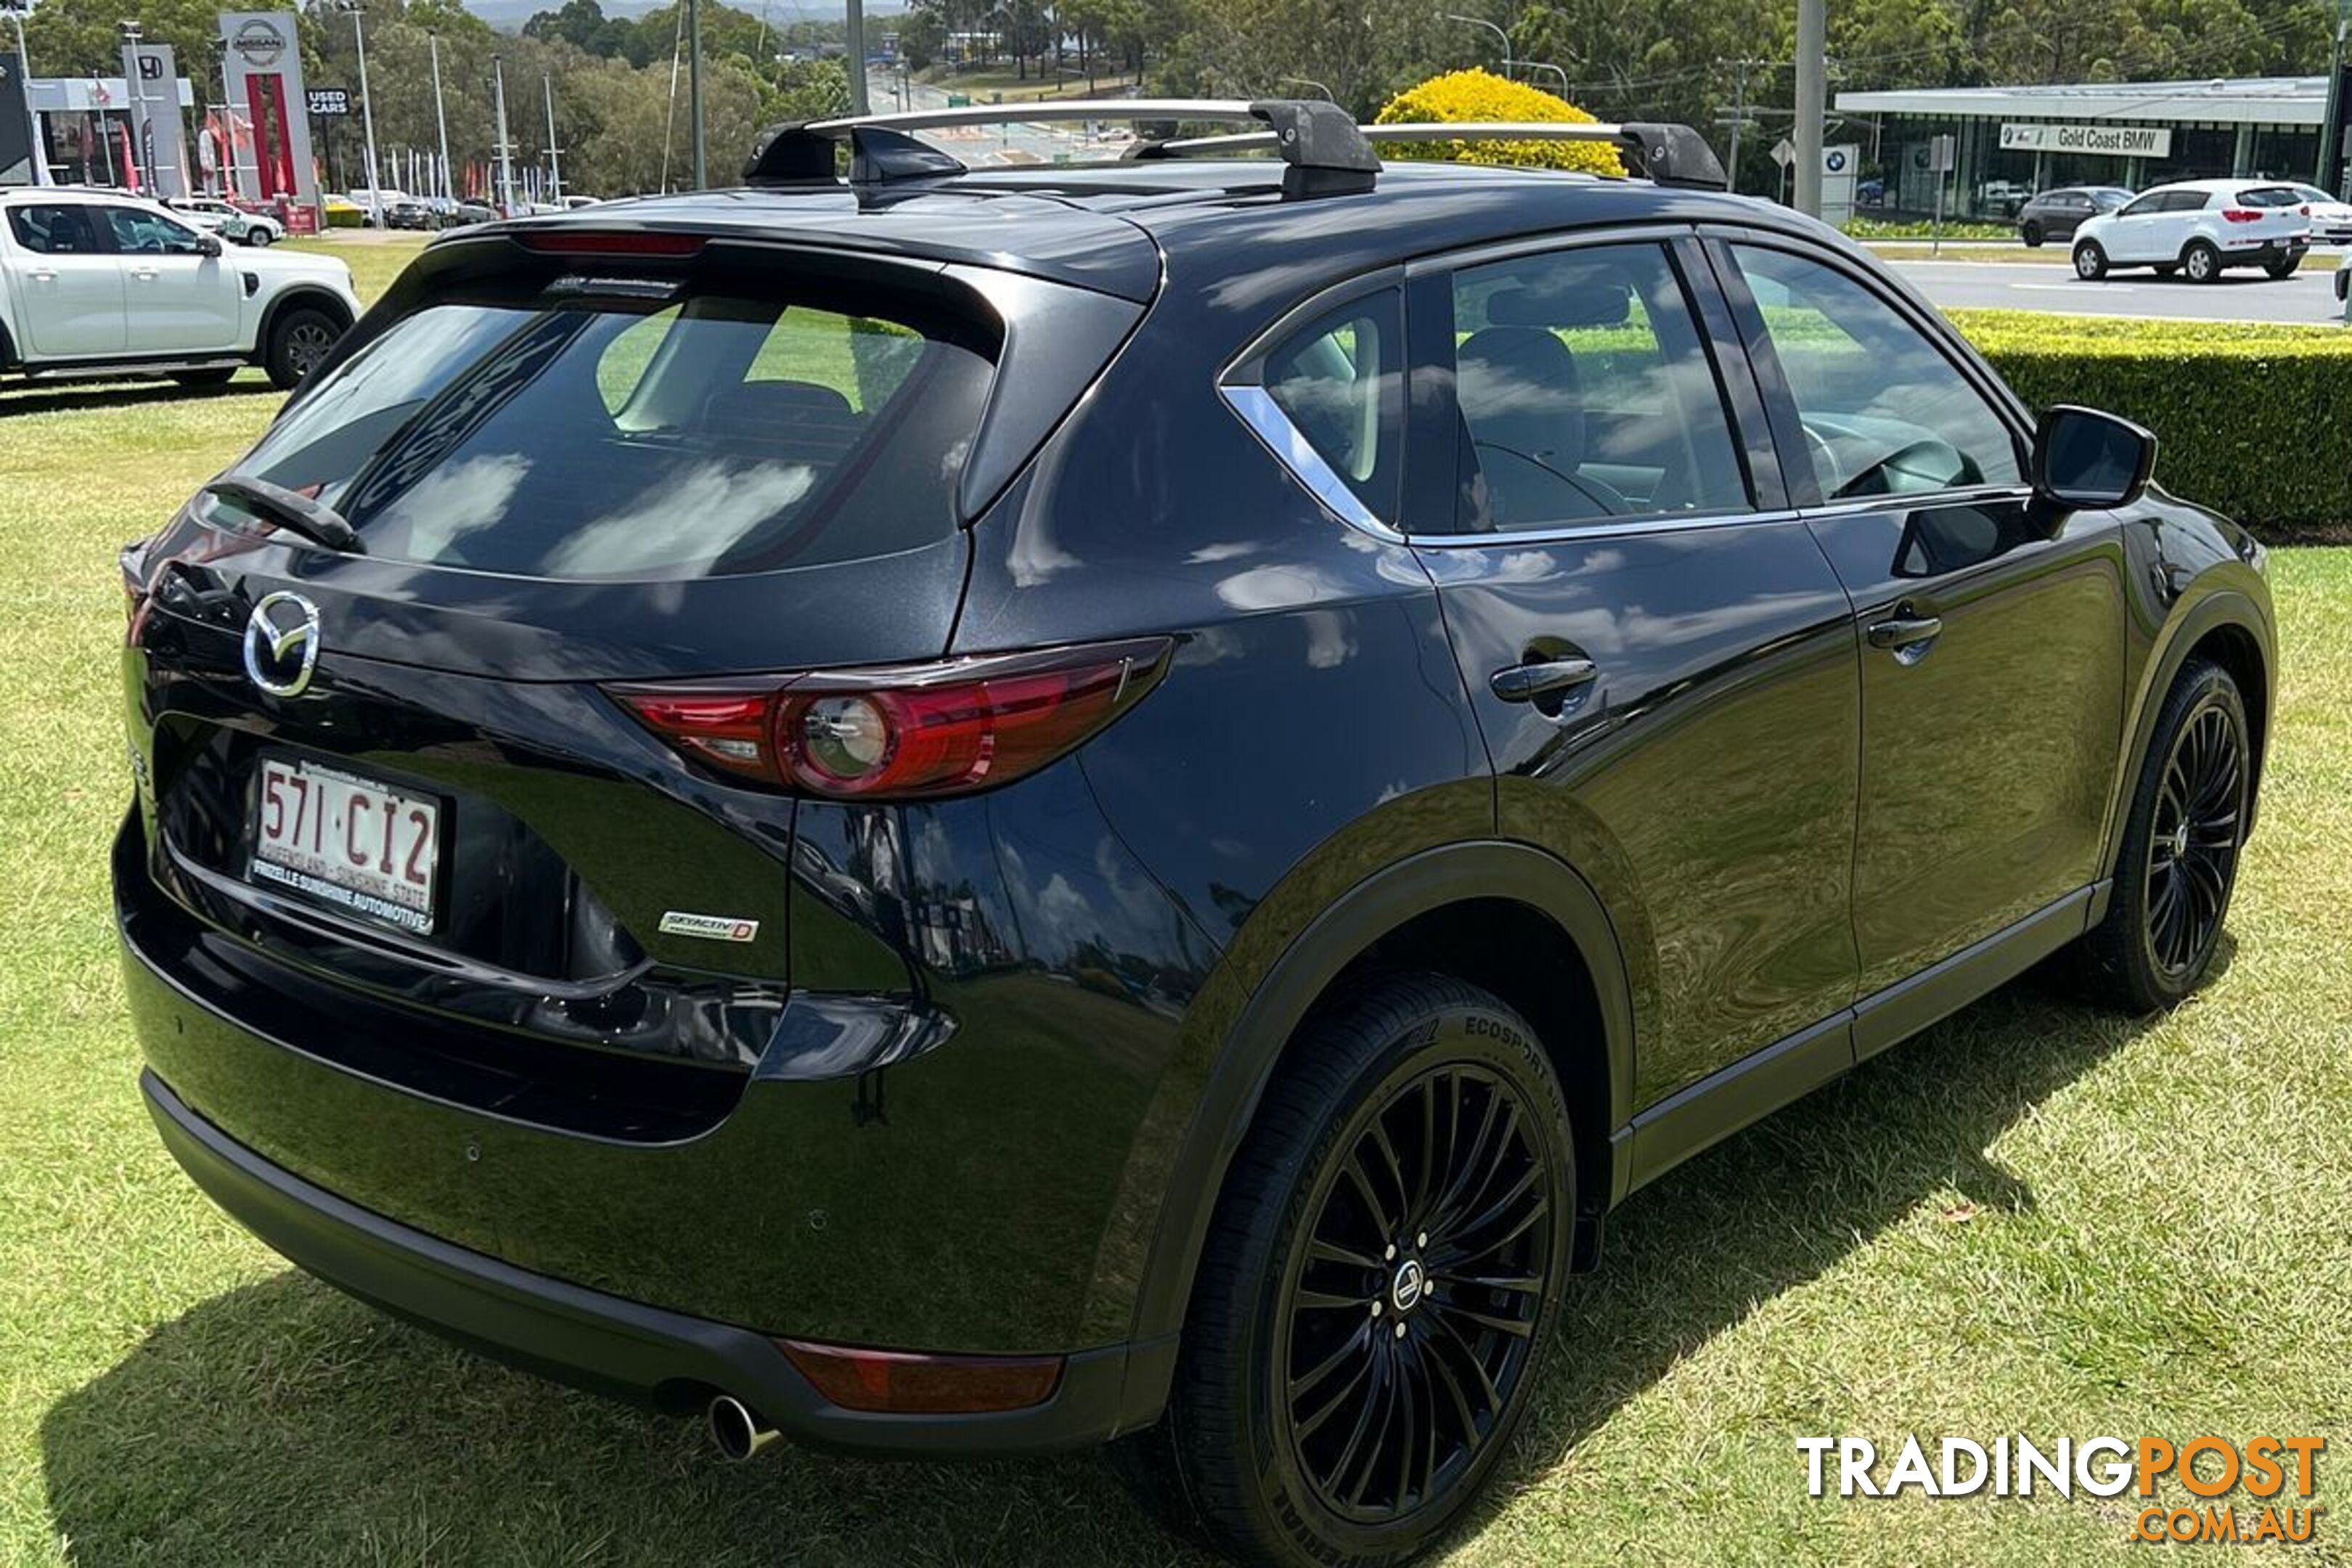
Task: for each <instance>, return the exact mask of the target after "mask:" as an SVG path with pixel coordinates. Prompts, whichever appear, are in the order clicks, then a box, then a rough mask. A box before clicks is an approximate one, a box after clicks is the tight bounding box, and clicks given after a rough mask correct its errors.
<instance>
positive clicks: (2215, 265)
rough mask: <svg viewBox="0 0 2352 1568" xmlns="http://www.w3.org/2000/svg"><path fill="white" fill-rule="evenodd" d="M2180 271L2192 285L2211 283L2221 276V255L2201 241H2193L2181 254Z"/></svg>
mask: <svg viewBox="0 0 2352 1568" xmlns="http://www.w3.org/2000/svg"><path fill="white" fill-rule="evenodd" d="M2180 270H2181V271H2183V272H2185V273H2187V274H2188V275H2189V281H2190V282H2191V283H2210V282H2212V281H2214V280H2215V279H2218V278H2220V277H2221V252H2220V251H2218V250H2216V249H2214V248H2213V247H2212V246H2210V245H2209V244H2207V243H2206V242H2205V241H2204V240H2201V239H2192V240H2190V241H2189V248H2188V249H2186V250H2184V251H2182V252H2181V253H2180Z"/></svg>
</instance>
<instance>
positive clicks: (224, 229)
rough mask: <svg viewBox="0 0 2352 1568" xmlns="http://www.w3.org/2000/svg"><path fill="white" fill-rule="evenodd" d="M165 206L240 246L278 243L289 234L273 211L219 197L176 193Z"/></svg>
mask: <svg viewBox="0 0 2352 1568" xmlns="http://www.w3.org/2000/svg"><path fill="white" fill-rule="evenodd" d="M163 205H165V206H167V207H170V208H171V209H172V210H173V212H175V213H178V214H179V215H180V216H182V217H183V218H185V219H186V220H187V221H188V222H189V223H191V224H194V226H196V227H198V228H200V229H207V230H209V231H211V232H212V233H214V234H217V235H219V236H220V237H222V238H223V239H233V240H235V241H236V242H237V243H238V244H239V245H275V244H276V243H278V241H279V240H281V239H284V238H285V237H286V226H285V225H284V224H282V223H279V222H278V220H277V219H276V218H275V217H272V216H270V215H269V214H268V213H265V212H255V211H254V210H253V209H251V208H250V207H242V206H239V205H236V203H234V202H227V201H223V200H222V199H221V198H220V197H218V196H174V197H172V198H171V199H170V200H168V201H166V202H165V203H164V204H163Z"/></svg>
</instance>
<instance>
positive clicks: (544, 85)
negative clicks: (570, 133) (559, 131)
mask: <svg viewBox="0 0 2352 1568" xmlns="http://www.w3.org/2000/svg"><path fill="white" fill-rule="evenodd" d="M539 85H540V90H541V91H542V92H544V93H546V94H547V184H548V200H550V201H551V202H553V203H554V204H555V205H557V206H562V205H563V149H562V148H561V147H558V146H557V145H556V144H555V79H554V78H553V77H551V76H545V75H542V76H541V78H540V79H539Z"/></svg>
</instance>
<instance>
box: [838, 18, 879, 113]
mask: <svg viewBox="0 0 2352 1568" xmlns="http://www.w3.org/2000/svg"><path fill="white" fill-rule="evenodd" d="M847 21H848V26H847V27H846V28H845V31H844V32H843V34H842V44H843V47H844V49H845V52H846V53H847V54H848V56H849V112H850V113H852V114H866V113H869V112H871V111H872V108H873V106H872V105H871V104H870V103H869V102H868V101H867V94H866V0H849V14H848V17H847Z"/></svg>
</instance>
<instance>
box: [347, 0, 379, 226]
mask: <svg viewBox="0 0 2352 1568" xmlns="http://www.w3.org/2000/svg"><path fill="white" fill-rule="evenodd" d="M343 9H344V10H346V11H349V12H350V13H351V14H352V43H353V44H355V45H356V46H357V47H358V48H359V52H360V123H361V125H362V126H363V127H364V128H365V129H366V131H367V183H368V208H369V216H371V217H372V218H373V220H374V222H375V226H376V227H378V228H382V227H383V189H382V187H381V186H380V185H379V184H378V183H377V180H376V169H375V105H374V104H373V103H372V102H370V101H369V100H368V78H367V24H366V23H365V22H364V21H363V20H362V17H363V16H365V15H366V14H367V6H366V5H365V4H364V3H363V0H343Z"/></svg>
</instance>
